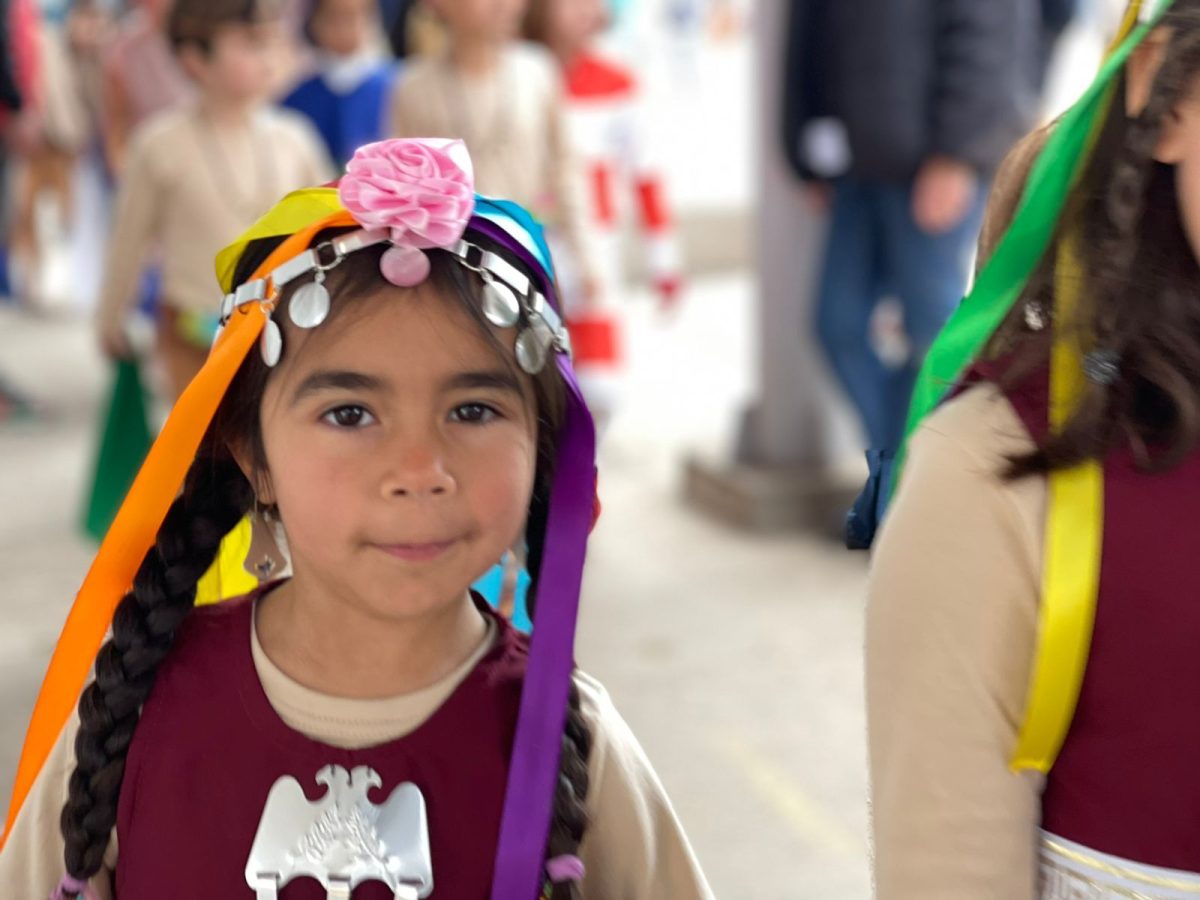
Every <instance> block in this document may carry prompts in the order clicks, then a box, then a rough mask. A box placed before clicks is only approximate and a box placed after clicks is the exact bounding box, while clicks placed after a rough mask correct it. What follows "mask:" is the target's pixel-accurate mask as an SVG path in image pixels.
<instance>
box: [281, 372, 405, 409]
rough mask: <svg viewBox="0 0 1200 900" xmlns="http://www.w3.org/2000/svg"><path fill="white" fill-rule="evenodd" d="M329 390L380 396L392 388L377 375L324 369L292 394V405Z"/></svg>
mask: <svg viewBox="0 0 1200 900" xmlns="http://www.w3.org/2000/svg"><path fill="white" fill-rule="evenodd" d="M329 390H343V391H370V392H372V393H376V394H380V393H386V392H387V391H388V390H390V388H389V387H388V383H387V382H386V381H384V380H383V379H382V378H380V377H378V376H377V375H368V374H366V373H365V372H351V371H343V370H336V371H335V370H328V369H323V370H319V371H316V372H313V373H311V374H310V375H309V376H308V377H307V378H305V379H304V380H303V381H302V382H300V386H299V387H297V388H296V391H295V393H293V394H292V405H293V406H295V405H296V404H297V403H299V402H300V401H301V400H303V399H304V398H305V397H307V396H308V395H309V394H315V393H318V392H320V391H329Z"/></svg>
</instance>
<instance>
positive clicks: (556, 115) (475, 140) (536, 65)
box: [391, 42, 594, 273]
mask: <svg viewBox="0 0 1200 900" xmlns="http://www.w3.org/2000/svg"><path fill="white" fill-rule="evenodd" d="M563 97H564V91H563V85H562V76H561V74H560V73H559V69H558V65H557V63H556V62H555V61H554V58H553V57H552V56H551V55H550V54H549V53H548V52H546V51H545V50H544V49H543V48H541V47H538V46H536V45H533V44H529V43H522V42H514V43H512V44H510V45H509V46H508V47H507V48H506V49H505V51H504V53H503V55H502V56H501V59H500V62H499V64H498V66H497V68H496V70H495V72H493V73H491V74H489V75H486V76H479V77H472V76H470V75H467V74H464V73H462V72H460V71H459V70H458V69H457V68H455V67H454V66H453V65H452V63H451V60H450V57H449V54H448V53H447V52H443V53H439V54H436V55H434V56H430V57H426V58H424V59H419V60H417V61H416V62H413V63H412V64H411V65H409V66H408V68H407V69H405V71H404V74H403V75H402V76H401V77H400V78H399V79H398V81H397V84H396V88H395V91H394V93H393V95H392V111H391V133H392V135H394V136H395V137H413V138H415V137H442V138H460V139H462V140H463V141H465V142H466V145H467V149H468V150H470V152H471V159H472V162H473V163H474V165H475V184H476V187H477V189H478V190H479V192H480V193H481V194H485V195H490V196H495V197H503V198H505V199H507V200H513V201H515V202H517V203H519V204H521V205H522V206H524V207H525V208H526V209H528V210H530V211H531V212H532V213H533V214H534V215H536V216H537V217H538V218H539V219H541V220H542V221H544V222H546V223H547V224H548V225H551V226H554V227H557V228H558V229H559V230H560V232H561V233H562V234H563V236H564V238H565V240H566V241H567V243H568V245H569V247H570V251H571V253H572V255H573V256H574V257H575V261H576V264H577V265H579V266H580V267H582V269H583V271H585V272H588V273H591V272H593V271H594V267H593V263H592V261H591V258H590V254H589V253H588V250H587V246H586V241H585V234H586V225H585V215H586V214H585V203H584V194H583V191H584V179H583V172H582V168H581V166H582V163H581V161H580V160H579V158H578V157H577V156H576V154H575V152H574V150H573V148H572V145H571V141H570V138H569V136H568V133H567V129H566V125H565V121H564V115H563V109H564V99H563Z"/></svg>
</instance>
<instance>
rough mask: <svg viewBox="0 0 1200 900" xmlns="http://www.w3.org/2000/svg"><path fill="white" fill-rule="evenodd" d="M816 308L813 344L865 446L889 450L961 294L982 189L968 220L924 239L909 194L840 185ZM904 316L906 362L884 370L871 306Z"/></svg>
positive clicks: (906, 189)
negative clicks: (885, 303)
mask: <svg viewBox="0 0 1200 900" xmlns="http://www.w3.org/2000/svg"><path fill="white" fill-rule="evenodd" d="M833 189H834V199H833V209H832V215H831V222H830V229H829V243H828V247H827V249H826V251H825V266H824V271H823V274H822V277H821V285H820V288H819V294H818V299H817V323H816V324H817V336H818V337H819V339H820V342H821V345H822V346H823V347H824V350H825V353H826V355H827V356H828V357H829V361H830V363H831V364H832V366H833V369H834V372H835V373H836V375H837V377H838V380H839V381H840V382H841V384H842V387H843V388H845V390H846V393H847V394H848V395H849V396H850V400H851V402H852V403H853V404H854V407H855V409H856V410H857V412H858V415H859V418H860V419H861V421H862V425H863V428H864V430H865V431H866V436H867V440H868V442H869V446H870V447H871V448H872V449H876V450H889V451H891V450H895V449H897V448H898V447H899V445H900V440H901V438H902V437H903V435H904V423H905V419H906V417H907V415H908V403H909V400H910V398H911V396H912V390H913V386H914V385H915V383H916V378H917V370H918V369H919V368H920V365H921V360H922V359H923V358H924V356H925V353H926V351H928V349H929V347H930V345H931V344H932V343H933V339H934V338H935V337H937V334H938V332H939V331H940V330H941V328H942V326H943V325H944V324H945V323H946V320H947V319H948V318H950V314H951V313H952V312H953V311H954V309H955V307H956V306H957V305H958V303H959V301H960V300H961V299H962V296H963V292H964V290H965V288H966V286H967V281H968V278H969V276H970V266H971V260H972V257H973V251H974V248H975V241H976V238H977V236H978V234H979V227H980V224H981V223H982V221H983V209H984V204H985V202H986V197H987V189H986V186H985V185H981V186H980V188H979V193H978V197H977V198H976V200H975V203H974V204H973V205H972V208H971V210H970V212H969V213H968V214H967V216H966V218H965V219H964V220H963V221H962V222H961V223H960V224H959V225H958V226H957V227H956V228H954V230H952V231H950V232H947V233H945V234H938V235H931V234H926V233H925V232H923V231H922V230H921V229H920V228H918V227H917V224H916V222H914V221H913V217H912V190H911V187H910V186H909V185H900V184H883V183H871V182H863V181H856V180H854V179H852V178H843V179H839V180H838V181H837V182H835V183H834V185H833ZM889 296H890V297H895V298H897V299H898V300H899V301H900V304H901V306H902V307H903V310H904V325H905V331H906V332H907V333H908V339H909V343H910V345H911V347H912V354H911V355H910V357H909V359H908V361H907V362H905V363H904V364H903V365H901V366H899V367H889V366H887V365H885V364H884V362H883V361H882V360H881V359H880V358H879V357H878V355H877V354H876V353H875V351H874V350H873V348H872V347H871V343H870V327H871V317H872V315H873V314H874V312H875V309H876V307H877V306H878V305H879V301H880V300H882V299H883V298H884V297H889Z"/></svg>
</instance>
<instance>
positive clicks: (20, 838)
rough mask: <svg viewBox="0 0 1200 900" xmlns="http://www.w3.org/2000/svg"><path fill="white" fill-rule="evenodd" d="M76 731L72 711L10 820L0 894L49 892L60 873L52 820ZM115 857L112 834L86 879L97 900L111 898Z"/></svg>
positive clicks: (59, 842)
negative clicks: (101, 864)
mask: <svg viewBox="0 0 1200 900" xmlns="http://www.w3.org/2000/svg"><path fill="white" fill-rule="evenodd" d="M78 731H79V719H78V717H76V716H72V717H71V721H70V722H69V723H67V727H66V728H64V729H63V733H62V736H61V737H60V738H59V740H58V743H57V744H55V745H54V750H53V751H52V752H51V754H50V757H49V759H47V760H46V764H45V766H43V767H42V771H41V773H40V774H39V775H38V777H37V780H36V781H34V783H33V789H32V790H31V791H30V792H29V796H28V797H26V798H25V804H24V805H23V806H22V807H21V812H20V813H19V814H18V815H17V820H16V822H14V823H13V828H12V832H11V833H10V834H9V835H8V837H7V840H6V841H5V844H4V849H3V850H2V851H0V897H34V898H37V897H49V896H50V894H51V892H52V891H53V890H54V889H55V888H56V887H57V886H58V882H59V881H60V880H61V879H62V877H63V874H64V872H65V868H64V865H63V837H62V832H61V831H60V830H59V825H58V822H59V816H60V815H61V814H62V808H63V804H64V803H65V802H66V799H67V785H68V783H69V782H70V779H71V772H72V771H73V770H74V768H75V735H76V733H77V732H78ZM116 862H117V845H116V837H115V835H114V837H113V840H112V842H111V843H110V844H109V847H108V852H107V853H106V854H105V858H104V867H103V868H102V869H101V870H100V872H99V873H98V874H97V875H96V876H95V877H94V878H92V880H91V881H90V882H89V883H90V885H91V887H92V889H93V890H95V892H96V895H97V898H98V900H112V896H113V888H112V873H113V871H114V870H115V868H116Z"/></svg>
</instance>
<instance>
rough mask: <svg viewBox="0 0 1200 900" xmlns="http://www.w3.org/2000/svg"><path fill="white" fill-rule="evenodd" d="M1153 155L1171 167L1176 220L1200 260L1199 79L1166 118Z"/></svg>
mask: <svg viewBox="0 0 1200 900" xmlns="http://www.w3.org/2000/svg"><path fill="white" fill-rule="evenodd" d="M1155 155H1156V156H1157V157H1158V158H1159V159H1160V160H1161V161H1163V162H1170V163H1173V164H1174V165H1175V182H1176V193H1177V194H1178V196H1179V217H1180V220H1181V221H1182V222H1183V228H1184V231H1185V232H1186V234H1187V238H1188V242H1189V243H1190V244H1191V247H1192V252H1193V253H1194V254H1195V255H1196V258H1197V259H1200V78H1198V79H1197V80H1196V81H1195V83H1193V85H1192V88H1191V90H1190V91H1188V93H1187V94H1186V95H1185V97H1184V99H1183V100H1181V101H1180V103H1179V105H1178V106H1177V107H1176V108H1175V110H1174V111H1173V112H1172V113H1171V114H1170V115H1169V116H1168V118H1167V121H1166V123H1165V124H1164V127H1163V136H1162V139H1161V140H1160V141H1159V147H1158V152H1157V153H1156V154H1155Z"/></svg>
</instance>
